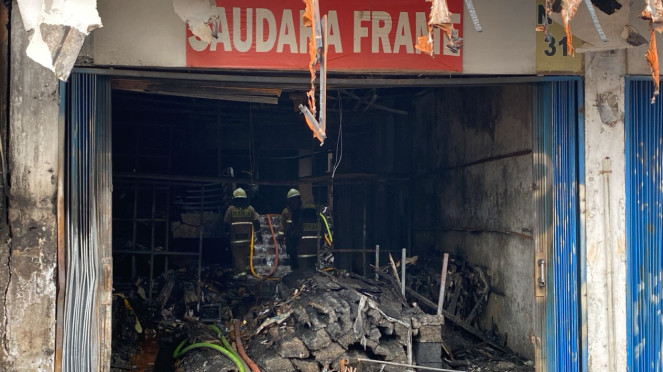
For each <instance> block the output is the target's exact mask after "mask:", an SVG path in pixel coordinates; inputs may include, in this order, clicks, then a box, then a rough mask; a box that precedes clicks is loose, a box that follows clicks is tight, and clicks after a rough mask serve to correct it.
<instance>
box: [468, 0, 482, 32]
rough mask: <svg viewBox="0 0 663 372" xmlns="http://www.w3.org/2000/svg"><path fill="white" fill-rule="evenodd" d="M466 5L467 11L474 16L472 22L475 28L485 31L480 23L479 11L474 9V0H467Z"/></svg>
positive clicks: (478, 30) (471, 16)
mask: <svg viewBox="0 0 663 372" xmlns="http://www.w3.org/2000/svg"><path fill="white" fill-rule="evenodd" d="M465 6H466V7H467V12H468V13H470V18H472V23H474V29H475V30H477V32H483V29H482V28H481V24H480V23H479V17H478V16H477V11H476V9H474V4H473V3H472V0H465Z"/></svg>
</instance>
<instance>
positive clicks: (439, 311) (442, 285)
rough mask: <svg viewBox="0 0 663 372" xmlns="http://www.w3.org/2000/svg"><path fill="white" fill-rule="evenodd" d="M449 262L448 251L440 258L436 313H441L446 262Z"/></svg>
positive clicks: (445, 280) (445, 284)
mask: <svg viewBox="0 0 663 372" xmlns="http://www.w3.org/2000/svg"><path fill="white" fill-rule="evenodd" d="M448 263H449V253H445V254H444V257H443V258H442V273H441V274H440V297H438V299H437V315H442V305H443V303H444V291H445V288H446V286H447V264H448Z"/></svg>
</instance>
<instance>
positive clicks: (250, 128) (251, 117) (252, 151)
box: [249, 102, 256, 187]
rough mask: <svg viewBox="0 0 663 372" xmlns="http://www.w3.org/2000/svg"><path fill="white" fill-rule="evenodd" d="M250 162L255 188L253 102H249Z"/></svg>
mask: <svg viewBox="0 0 663 372" xmlns="http://www.w3.org/2000/svg"><path fill="white" fill-rule="evenodd" d="M249 136H250V138H249V151H250V155H249V162H250V166H251V168H250V170H249V172H250V174H249V176H251V186H252V187H253V174H254V173H255V170H256V169H255V167H256V160H255V159H256V146H255V139H254V136H253V107H252V104H251V102H249Z"/></svg>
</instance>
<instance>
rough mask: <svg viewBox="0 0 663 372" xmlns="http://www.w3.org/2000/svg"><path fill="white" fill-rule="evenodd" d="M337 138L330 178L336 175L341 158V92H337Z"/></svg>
mask: <svg viewBox="0 0 663 372" xmlns="http://www.w3.org/2000/svg"><path fill="white" fill-rule="evenodd" d="M338 111H339V114H338V115H339V119H338V139H337V140H336V154H335V155H336V161H335V162H334V167H333V170H332V175H331V178H332V180H333V179H334V176H335V175H336V169H338V166H339V165H340V164H341V159H343V100H342V99H341V92H338ZM339 147H340V155H339Z"/></svg>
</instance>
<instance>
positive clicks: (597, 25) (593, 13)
mask: <svg viewBox="0 0 663 372" xmlns="http://www.w3.org/2000/svg"><path fill="white" fill-rule="evenodd" d="M585 4H586V5H587V9H588V10H589V15H590V16H591V17H592V22H594V28H596V32H598V34H599V37H600V38H601V41H602V42H604V43H607V42H608V37H607V36H605V32H603V27H601V23H600V22H599V17H597V16H596V11H595V10H594V5H592V1H591V0H585Z"/></svg>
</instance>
